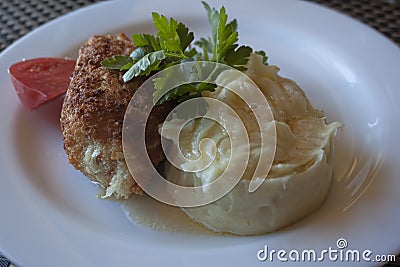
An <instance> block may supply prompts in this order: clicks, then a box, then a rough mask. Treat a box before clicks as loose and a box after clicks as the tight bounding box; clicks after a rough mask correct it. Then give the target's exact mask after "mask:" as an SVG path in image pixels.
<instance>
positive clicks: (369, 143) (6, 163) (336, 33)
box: [0, 0, 400, 266]
mask: <svg viewBox="0 0 400 267" xmlns="http://www.w3.org/2000/svg"><path fill="white" fill-rule="evenodd" d="M209 3H210V4H211V5H213V6H216V7H220V5H221V4H224V5H225V6H226V7H227V10H228V14H229V15H230V17H231V18H234V17H236V18H237V19H238V21H239V32H240V40H241V42H242V43H246V44H249V45H252V46H253V47H255V48H256V49H264V50H266V51H267V53H268V55H269V62H270V63H271V64H276V65H278V66H280V67H281V74H282V75H284V76H287V77H290V78H292V79H294V80H296V81H297V82H298V83H299V84H300V86H301V87H302V88H303V89H304V90H305V91H306V93H307V94H308V96H309V98H310V99H311V101H312V103H313V104H314V105H315V106H317V107H319V108H323V109H324V110H325V113H326V115H327V119H328V121H333V120H338V121H341V122H344V124H345V128H344V129H343V131H341V132H340V134H339V139H338V142H337V154H336V166H335V168H336V169H335V177H334V178H335V179H334V182H333V184H332V188H331V191H330V194H329V196H328V199H327V201H326V202H325V204H324V205H323V207H322V208H321V209H320V210H318V211H317V212H316V213H315V214H313V215H312V216H310V217H308V218H306V219H304V220H302V221H301V222H299V223H297V224H295V225H292V226H290V227H288V228H285V229H283V230H281V231H279V232H276V233H272V234H269V235H263V236H255V237H233V236H213V235H207V234H201V233H197V234H196V233H181V232H179V231H178V232H174V233H170V232H157V231H153V230H151V229H143V228H140V227H138V226H134V225H132V224H130V223H129V222H128V220H127V219H126V217H125V215H124V213H123V211H122V210H121V208H120V206H119V204H117V203H115V202H111V201H107V200H100V199H97V198H96V193H97V189H96V186H94V185H93V184H91V183H90V182H89V181H88V180H87V179H86V178H85V177H83V176H82V175H81V174H80V173H79V172H77V171H75V170H74V169H73V168H72V166H71V165H69V164H68V163H67V158H66V155H65V153H64V151H63V144H62V137H61V131H60V129H59V123H58V119H59V111H60V105H61V99H59V100H57V101H54V102H52V103H50V104H48V105H46V106H44V107H42V108H40V109H38V110H36V111H34V112H31V113H28V112H26V111H25V110H24V109H23V108H22V106H21V105H20V103H19V101H18V100H17V97H16V94H15V93H14V91H13V89H12V86H11V83H10V81H9V78H8V74H7V68H8V66H9V65H11V64H12V63H14V62H16V61H19V60H21V59H23V58H35V57H41V56H55V57H63V56H70V57H76V56H77V49H78V47H79V46H80V44H81V43H82V42H83V41H84V40H86V39H87V38H88V37H89V36H91V35H93V34H105V33H115V32H118V31H124V32H126V33H129V34H130V33H133V32H149V31H152V30H153V28H152V26H151V14H150V13H151V11H159V12H161V13H163V14H165V15H167V16H172V17H176V18H178V19H179V20H181V21H183V22H185V23H186V24H188V25H189V26H190V28H191V29H193V30H194V31H195V34H196V36H204V35H208V34H209V28H208V22H207V18H206V15H205V12H204V11H203V8H202V5H201V3H200V1H198V0H191V1H185V2H184V4H183V2H180V1H177V0H175V1H174V0H164V1H157V2H156V1H110V2H104V3H100V4H97V5H93V6H90V7H87V8H83V9H81V10H78V11H76V12H73V13H71V14H68V15H67V16H63V17H61V18H59V19H56V20H54V21H52V22H50V23H48V24H46V25H44V26H42V27H39V28H38V29H36V30H35V31H33V32H31V33H30V34H28V35H26V36H25V37H24V38H22V39H20V40H18V41H17V42H15V43H14V44H13V45H11V46H10V47H9V48H8V49H6V50H5V51H4V52H3V53H2V54H1V55H0V67H1V72H0V88H1V90H0V96H1V97H0V121H1V131H0V149H1V150H0V157H1V159H0V170H1V179H0V213H1V219H0V251H2V252H3V253H5V254H6V255H7V256H8V257H10V258H11V260H13V261H15V262H16V263H17V264H20V265H23V266H120V265H124V266H125V265H129V266H133V265H135V266H155V265H160V266H161V265H163V266H211V265H219V266H236V265H242V266H252V265H255V264H257V263H259V262H258V259H257V252H258V251H259V250H260V249H261V248H264V245H267V246H268V248H269V249H270V250H272V249H275V250H279V249H285V250H287V251H288V252H289V251H290V250H292V249H298V250H300V251H301V250H302V249H314V250H316V251H317V252H318V251H322V250H323V249H329V247H331V248H332V249H337V246H336V241H337V240H338V238H345V239H346V240H347V242H348V246H347V249H358V250H360V251H363V250H365V249H369V250H371V251H372V252H373V255H377V254H397V253H399V252H400V230H399V225H400V213H399V212H398V211H399V207H400V194H399V192H400V190H399V188H400V179H399V177H400V164H398V163H399V162H398V151H400V145H399V141H398V136H399V134H400V130H399V126H398V120H397V117H398V115H399V114H400V110H399V106H398V102H399V99H400V91H399V90H398V89H399V84H400V66H399V62H400V51H399V47H398V46H396V45H395V44H393V43H392V42H391V41H389V40H388V39H386V38H385V37H383V35H381V34H379V33H377V32H376V31H374V30H372V29H371V28H369V27H367V26H365V25H363V24H361V23H359V22H357V21H354V20H352V19H350V18H348V17H346V16H343V15H341V14H338V13H336V12H333V11H331V10H328V9H326V8H322V7H320V6H318V5H314V4H310V3H307V2H303V1H278V0H276V1H272V0H271V1H264V0H247V1H232V2H228V1H221V2H218V3H217V1H209ZM327 262H328V263H329V259H327ZM267 263H269V264H271V263H270V262H268V260H267V262H265V263H264V264H267ZM273 263H275V264H278V263H279V260H277V259H276V258H275V259H274V260H273ZM337 263H342V264H348V263H346V262H343V261H340V260H337ZM352 263H354V262H352ZM300 264H305V265H308V263H301V262H300ZM354 264H355V263H354ZM359 264H360V265H362V266H367V265H376V264H378V263H376V262H363V261H362V260H361V262H360V263H359ZM328 265H329V264H328ZM378 265H379V264H378Z"/></svg>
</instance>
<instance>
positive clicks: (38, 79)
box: [8, 58, 76, 110]
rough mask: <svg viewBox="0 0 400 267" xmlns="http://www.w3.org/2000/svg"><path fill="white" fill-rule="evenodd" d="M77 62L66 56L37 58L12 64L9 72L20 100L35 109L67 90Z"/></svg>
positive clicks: (29, 108) (30, 108)
mask: <svg viewBox="0 0 400 267" xmlns="http://www.w3.org/2000/svg"><path fill="white" fill-rule="evenodd" d="M75 62H76V61H75V60H72V59H65V58H35V59H29V60H24V61H21V62H18V63H15V64H13V65H11V67H10V68H9V69H8V72H9V74H10V78H11V82H12V84H13V86H14V89H15V91H16V93H17V95H18V97H19V99H20V101H21V102H22V104H23V105H24V106H25V107H26V108H27V109H28V110H33V109H35V108H37V107H39V106H40V105H42V104H44V103H46V102H48V101H50V100H52V99H54V98H56V97H58V96H60V95H62V94H64V93H65V92H66V91H67V89H68V85H69V82H70V78H71V75H72V73H73V71H74V67H75Z"/></svg>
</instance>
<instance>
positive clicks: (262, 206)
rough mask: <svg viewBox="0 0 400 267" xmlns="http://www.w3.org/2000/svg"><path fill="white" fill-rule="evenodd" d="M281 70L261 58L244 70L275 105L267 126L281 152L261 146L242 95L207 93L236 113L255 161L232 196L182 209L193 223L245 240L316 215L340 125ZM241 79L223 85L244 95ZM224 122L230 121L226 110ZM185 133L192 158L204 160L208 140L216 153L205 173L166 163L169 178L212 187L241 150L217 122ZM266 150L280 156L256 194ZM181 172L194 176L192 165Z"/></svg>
mask: <svg viewBox="0 0 400 267" xmlns="http://www.w3.org/2000/svg"><path fill="white" fill-rule="evenodd" d="M278 71H279V68H278V67H276V66H271V65H264V64H263V62H262V57H260V56H258V55H251V57H250V60H249V62H248V69H247V70H246V72H245V74H247V75H248V76H249V77H250V78H251V80H252V81H254V82H255V83H256V84H257V86H258V87H259V88H260V90H261V91H262V93H263V94H264V96H265V97H266V99H267V101H268V103H269V104H270V107H271V109H272V113H273V116H274V120H273V121H270V122H268V123H266V125H263V126H262V127H265V128H268V127H273V126H275V129H276V137H277V141H276V148H275V147H268V146H267V147H265V148H261V147H260V145H259V142H257V140H259V136H260V133H259V128H258V124H257V122H256V121H255V120H254V117H252V114H250V113H249V108H248V106H247V105H246V104H245V103H244V102H243V101H241V99H239V97H238V96H237V95H235V94H234V93H232V92H231V91H229V90H227V89H225V88H223V87H218V88H217V89H216V91H215V92H212V93H209V94H208V95H207V96H208V97H213V98H215V99H218V100H221V101H223V102H225V103H227V104H228V105H230V106H231V107H234V109H235V111H236V112H237V113H238V114H239V115H240V117H241V118H242V121H243V122H244V124H245V127H246V130H247V133H248V135H249V139H250V159H249V163H248V166H247V169H246V171H245V173H244V175H243V176H242V178H241V180H240V181H239V183H238V184H237V185H236V186H235V187H234V188H233V190H231V191H230V192H229V193H228V194H226V195H225V196H224V197H222V198H220V199H219V200H217V201H214V202H212V203H210V204H208V205H204V206H200V207H194V208H182V209H183V211H184V212H185V213H186V214H187V215H188V216H190V217H191V218H192V219H193V220H194V221H196V222H199V223H201V224H203V225H205V226H206V227H208V228H210V229H212V230H214V231H217V232H229V233H234V234H239V235H252V234H262V233H266V232H272V231H276V230H278V229H280V228H282V227H285V226H287V225H289V224H292V223H294V222H296V221H298V220H300V219H302V218H303V217H305V216H307V215H309V214H311V213H312V212H314V211H315V210H317V209H318V208H319V207H320V206H321V205H322V203H323V201H324V200H325V198H326V195H327V193H328V190H329V186H330V184H331V178H332V172H333V153H334V137H335V135H336V133H337V130H338V128H340V127H341V124H340V123H338V122H333V123H331V124H327V123H326V121H325V117H324V114H323V112H322V111H320V110H317V109H314V108H313V107H312V105H311V104H310V102H309V100H308V99H307V97H306V95H305V93H304V92H303V91H302V90H301V89H300V88H299V86H298V85H297V84H296V83H295V82H293V81H292V80H289V79H286V78H283V77H281V76H279V75H278ZM235 73H236V72H234V71H232V72H230V71H224V72H222V73H221V74H220V75H219V77H218V78H217V80H218V81H219V82H220V84H224V85H226V86H228V87H229V88H231V89H233V90H234V91H235V92H237V93H239V95H240V90H246V89H247V87H248V86H247V85H246V83H249V81H248V80H246V79H243V78H242V77H238V76H237V74H235ZM220 117H221V120H223V119H226V118H225V117H224V112H221V113H220ZM181 135H182V138H181V139H180V146H181V148H182V150H183V151H184V153H185V155H186V156H187V157H189V158H193V159H195V158H198V156H199V151H198V147H199V142H200V141H201V140H202V139H204V138H210V139H212V140H213V141H214V142H215V144H216V146H217V153H216V157H215V160H214V161H213V163H212V164H211V165H210V166H209V167H207V168H206V169H204V170H202V171H200V172H195V173H190V172H178V171H177V169H175V168H173V167H171V166H170V165H167V167H166V175H167V177H168V179H170V180H172V181H175V182H176V183H179V184H183V185H187V186H189V185H192V186H193V185H196V186H198V185H204V184H207V183H209V182H210V181H213V180H215V179H217V178H218V177H219V176H220V175H221V173H222V172H223V171H224V169H225V168H226V167H227V166H228V161H229V157H230V155H231V154H232V155H233V156H240V147H238V148H231V145H230V141H229V136H228V135H227V134H226V132H225V131H224V129H223V127H221V125H220V124H218V123H216V122H214V121H211V120H208V119H198V120H196V121H192V122H190V123H189V124H188V125H187V126H185V128H184V129H183V131H182V132H181ZM166 137H168V136H166ZM257 138H258V139H257ZM261 149H267V150H270V151H271V152H273V151H275V157H274V161H273V164H272V167H271V170H270V172H269V173H268V175H267V177H255V178H254V179H261V180H262V184H261V186H260V187H259V188H258V189H257V190H256V191H255V192H252V193H250V192H249V190H248V189H249V183H250V180H251V179H252V178H253V173H254V170H255V168H256V165H257V162H258V157H259V155H260V152H261V151H260V150H261ZM274 149H275V150H274ZM210 154H212V153H210ZM182 167H183V169H184V170H185V168H188V169H187V170H188V171H190V168H189V167H187V166H182Z"/></svg>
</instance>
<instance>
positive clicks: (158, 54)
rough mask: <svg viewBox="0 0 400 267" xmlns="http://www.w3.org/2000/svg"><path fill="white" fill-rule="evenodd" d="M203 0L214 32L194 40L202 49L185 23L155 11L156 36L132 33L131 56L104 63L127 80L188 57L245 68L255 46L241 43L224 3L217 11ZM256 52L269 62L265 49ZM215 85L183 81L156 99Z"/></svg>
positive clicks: (180, 98)
mask: <svg viewBox="0 0 400 267" xmlns="http://www.w3.org/2000/svg"><path fill="white" fill-rule="evenodd" d="M202 3H203V6H204V8H205V9H206V11H207V14H208V20H209V22H210V24H211V32H212V36H211V37H207V38H204V37H202V38H200V39H199V40H198V41H196V42H194V44H195V45H196V46H198V47H199V48H200V51H201V52H199V51H197V49H196V48H195V47H193V46H192V45H191V44H192V42H193V40H194V34H193V32H191V31H190V30H189V28H188V27H187V26H186V25H184V24H183V23H181V22H178V21H177V20H175V19H173V18H170V19H168V18H166V17H165V16H163V15H160V14H158V13H157V12H153V13H152V18H153V23H154V26H155V27H156V28H157V30H158V32H157V34H156V36H153V35H151V34H139V33H136V34H133V35H132V40H133V43H134V44H135V46H136V47H137V48H136V49H135V50H134V51H133V52H132V53H131V55H130V56H124V55H115V56H113V57H111V58H108V59H106V60H103V61H102V62H101V64H102V65H103V66H104V67H106V68H108V69H115V70H120V71H124V72H125V73H124V75H123V80H124V81H125V82H128V81H130V80H131V79H133V78H134V77H138V76H148V75H149V74H151V73H152V72H156V71H160V70H163V69H166V68H168V67H170V66H173V65H176V64H180V63H184V62H188V61H211V62H217V63H223V64H226V65H229V66H231V67H234V68H236V69H238V70H242V71H243V70H246V64H247V62H248V60H249V56H250V54H251V53H253V49H252V48H251V47H249V46H245V45H241V46H239V44H238V40H239V33H238V31H237V21H236V19H234V20H232V21H229V22H228V15H227V14H226V10H225V7H221V9H220V10H219V12H218V11H217V10H216V9H215V8H211V7H210V6H209V5H208V4H207V3H206V2H204V1H203V2H202ZM255 53H257V54H260V55H262V56H263V62H264V63H265V64H267V57H266V56H265V52H264V51H257V52H255ZM166 78H168V77H166ZM157 83H163V81H160V80H157V81H156V84H155V88H156V92H155V93H154V95H155V99H158V98H157V96H158V94H157V89H159V88H160V87H162V86H160V85H157ZM215 88H216V85H214V84H211V83H206V82H202V83H189V84H184V85H181V86H178V87H177V88H175V89H174V90H171V91H169V92H168V93H166V94H165V95H164V96H163V97H162V98H160V99H159V100H158V101H157V104H162V103H163V102H165V101H168V100H172V99H174V100H176V101H178V102H182V101H185V100H187V99H189V98H193V97H198V96H201V93H202V92H203V91H213V90H214V89H215Z"/></svg>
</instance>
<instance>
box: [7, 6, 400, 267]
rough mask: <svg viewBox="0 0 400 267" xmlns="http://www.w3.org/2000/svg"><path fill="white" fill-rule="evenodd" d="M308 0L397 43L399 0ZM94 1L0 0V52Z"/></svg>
mask: <svg viewBox="0 0 400 267" xmlns="http://www.w3.org/2000/svg"><path fill="white" fill-rule="evenodd" d="M298 1H300V0H298ZM312 1H313V2H317V3H319V4H322V5H325V6H328V7H330V8H332V9H335V10H337V11H339V12H342V13H345V14H347V15H349V16H351V17H353V18H355V19H357V20H359V21H362V22H364V23H365V24H368V25H370V26H371V27H373V28H375V29H376V30H378V31H380V32H381V33H383V34H384V35H386V36H387V37H388V38H390V39H392V40H393V42H395V43H396V44H397V45H399V46H400V0H345V1H342V0H312ZM95 2H99V0H58V1H51V0H23V1H20V0H0V52H1V51H3V50H4V49H5V48H6V47H8V46H9V45H11V44H12V43H13V42H14V41H16V40H17V39H19V38H20V37H22V36H24V35H25V34H27V33H28V32H30V31H32V30H34V29H35V28H36V27H38V26H39V25H41V24H44V23H46V22H47V21H49V20H52V19H54V18H56V17H58V16H61V15H63V14H66V13H68V12H71V11H73V10H76V9H78V8H81V7H83V6H87V5H90V4H92V3H95ZM7 266H13V264H12V263H10V262H9V261H8V260H7V258H6V257H4V256H3V255H2V254H1V252H0V267H7ZM390 266H400V255H398V256H397V259H396V261H395V262H390V263H387V264H386V265H385V267H390ZM28 267H29V266H28Z"/></svg>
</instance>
